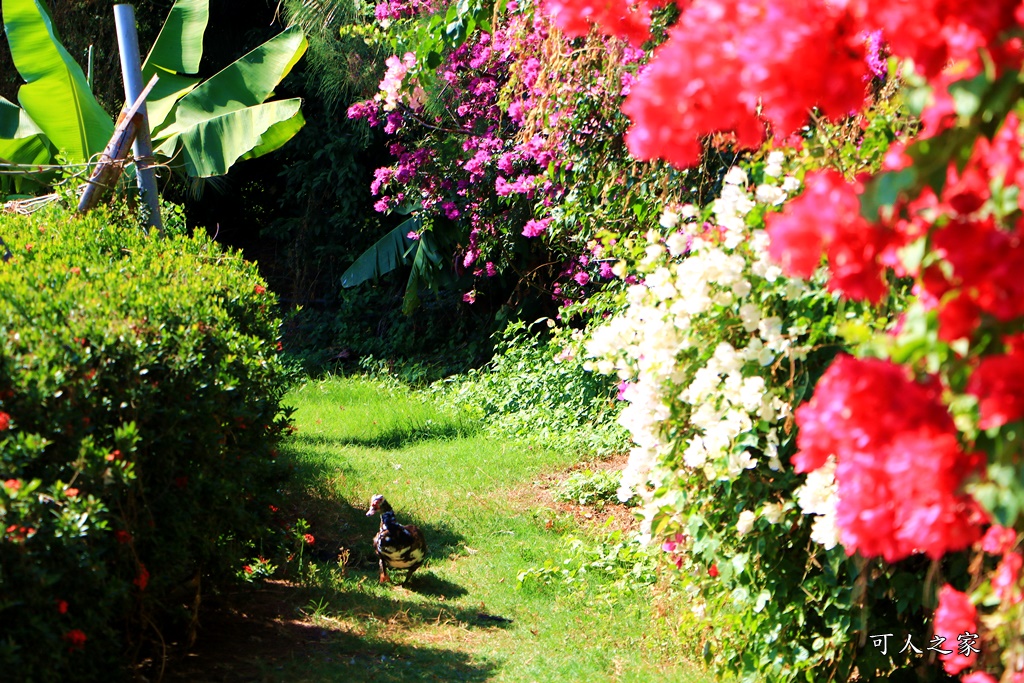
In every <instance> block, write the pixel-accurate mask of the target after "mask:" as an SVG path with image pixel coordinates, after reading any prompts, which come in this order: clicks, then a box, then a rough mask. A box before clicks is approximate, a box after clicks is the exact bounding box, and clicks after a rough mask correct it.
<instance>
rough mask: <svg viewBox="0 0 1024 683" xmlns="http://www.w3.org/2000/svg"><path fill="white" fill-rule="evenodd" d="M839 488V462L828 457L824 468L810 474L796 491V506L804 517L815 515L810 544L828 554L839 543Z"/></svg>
mask: <svg viewBox="0 0 1024 683" xmlns="http://www.w3.org/2000/svg"><path fill="white" fill-rule="evenodd" d="M838 490H839V487H838V486H837V484H836V459H835V457H834V456H832V457H829V459H828V461H827V462H826V463H825V465H824V466H822V467H819V468H818V469H816V470H813V471H811V472H810V473H808V475H807V481H805V482H804V485H803V486H801V487H800V488H798V489H797V490H796V491H794V494H795V495H796V504H797V505H799V506H800V510H802V511H803V513H804V514H805V515H815V517H814V523H813V524H812V525H811V540H812V541H814V542H815V543H820V544H821V545H823V546H825V549H826V550H831V549H832V548H835V547H836V545H837V544H838V543H839V527H837V526H836V502H837V501H838V494H837V492H838Z"/></svg>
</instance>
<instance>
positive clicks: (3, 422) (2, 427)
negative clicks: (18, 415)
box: [0, 410, 11, 432]
mask: <svg viewBox="0 0 1024 683" xmlns="http://www.w3.org/2000/svg"><path fill="white" fill-rule="evenodd" d="M10 426H11V416H10V415H9V414H7V413H5V412H3V411H2V410H0V432H5V431H7V428H8V427H10Z"/></svg>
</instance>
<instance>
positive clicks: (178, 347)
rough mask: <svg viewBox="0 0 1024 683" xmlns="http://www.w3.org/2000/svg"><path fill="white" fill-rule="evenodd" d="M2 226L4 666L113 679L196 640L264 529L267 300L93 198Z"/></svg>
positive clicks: (237, 264)
mask: <svg viewBox="0 0 1024 683" xmlns="http://www.w3.org/2000/svg"><path fill="white" fill-rule="evenodd" d="M0 237H2V238H3V241H4V244H5V246H6V249H7V250H9V252H8V253H7V254H6V256H4V251H5V249H4V248H2V247H0V256H3V261H2V262H0V472H2V475H0V667H2V669H3V670H4V671H7V672H17V678H18V679H19V680H26V681H28V680H38V681H43V680H98V679H99V678H100V677H101V676H114V677H115V678H116V677H117V676H118V672H122V673H123V672H125V671H126V667H127V665H130V664H131V663H132V662H133V661H135V660H136V659H138V658H140V657H144V656H152V655H154V654H155V656H156V658H157V660H159V658H160V656H161V649H160V648H159V647H157V648H155V649H150V648H147V647H146V645H147V644H153V643H160V642H161V641H165V642H170V641H171V640H172V639H173V640H178V639H180V638H182V637H184V636H185V635H186V633H187V629H188V627H189V624H190V623H191V624H192V625H193V626H194V619H196V618H197V611H198V608H199V604H200V601H201V596H202V595H203V593H205V592H206V591H209V590H211V589H212V588H215V587H216V586H218V585H223V584H224V582H225V581H226V580H228V579H229V577H231V576H233V575H234V573H235V572H236V571H237V569H238V562H239V561H240V559H241V558H242V557H243V555H245V554H246V553H248V552H249V544H251V543H253V542H255V541H256V540H257V539H258V538H259V537H260V534H261V530H262V529H263V528H265V527H266V516H267V515H268V514H269V511H268V505H269V501H270V499H271V498H270V497H271V496H272V495H273V492H274V490H275V488H276V483H277V482H278V481H280V477H281V474H282V473H281V472H280V469H279V467H278V466H277V465H276V464H275V455H276V450H275V447H274V444H275V441H276V439H277V438H278V436H279V435H280V434H281V432H282V430H283V429H285V428H286V427H287V421H286V415H285V414H284V412H283V411H282V408H281V404H280V400H281V396H282V393H283V391H284V385H283V379H284V373H283V371H282V366H281V365H280V363H279V361H278V359H277V352H278V342H277V334H278V320H277V319H276V317H275V312H274V308H275V307H274V303H275V302H274V297H273V296H272V295H271V294H270V293H269V292H268V291H267V290H266V288H265V285H264V283H263V281H262V280H261V279H260V278H259V277H258V275H257V273H256V269H255V266H254V265H253V264H249V263H246V262H244V261H243V260H242V259H241V257H240V256H239V255H237V254H233V253H229V252H225V251H224V250H223V249H222V248H221V247H219V246H218V245H217V244H215V243H214V242H212V241H211V240H209V239H208V238H207V237H205V236H196V237H192V238H188V237H162V236H159V235H153V236H146V235H145V234H143V232H142V231H141V230H140V229H139V228H138V227H137V226H136V225H134V224H133V221H131V220H126V219H123V218H118V217H115V216H111V215H108V214H106V213H104V212H102V211H101V212H96V213H93V214H90V215H89V216H88V217H75V216H73V215H70V214H66V213H64V212H63V211H62V210H53V211H47V212H41V213H37V214H35V215H33V216H32V217H18V216H4V217H3V218H2V219H0ZM125 675H127V674H125Z"/></svg>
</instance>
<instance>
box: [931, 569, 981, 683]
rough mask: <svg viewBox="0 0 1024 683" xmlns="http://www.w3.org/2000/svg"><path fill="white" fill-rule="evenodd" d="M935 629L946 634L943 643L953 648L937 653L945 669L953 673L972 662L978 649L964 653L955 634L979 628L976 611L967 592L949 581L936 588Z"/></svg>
mask: <svg viewBox="0 0 1024 683" xmlns="http://www.w3.org/2000/svg"><path fill="white" fill-rule="evenodd" d="M933 630H934V632H935V635H937V636H942V637H943V638H945V639H946V640H945V644H944V647H945V649H946V650H952V651H953V652H952V653H950V654H948V655H939V659H941V660H942V666H943V668H945V669H946V672H947V673H950V674H953V675H954V676H955V675H956V674H958V673H960V672H961V671H963V670H964V669H966V668H968V667H971V666H974V663H975V662H976V661H977V659H978V653H977V652H970V656H968V657H964V656H963V655H961V654H960V652H959V651H958V649H957V645H958V643H957V636H959V635H960V634H962V633H977V632H978V613H977V611H976V610H975V609H974V604H973V603H971V599H970V598H969V597H968V596H967V594H966V593H961V592H960V591H958V590H956V589H955V588H953V587H952V586H950V585H949V584H946V585H944V586H943V587H942V588H941V589H940V590H939V606H938V608H936V610H935V624H934V629H933Z"/></svg>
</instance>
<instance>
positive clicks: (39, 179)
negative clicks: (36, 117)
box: [0, 97, 53, 192]
mask: <svg viewBox="0 0 1024 683" xmlns="http://www.w3.org/2000/svg"><path fill="white" fill-rule="evenodd" d="M52 161H53V149H52V148H51V147H50V145H49V142H48V141H47V140H46V136H45V135H43V131H41V130H39V127H38V126H36V124H34V123H33V122H32V119H30V118H29V117H28V114H26V113H25V110H24V109H22V108H21V107H19V106H18V105H16V104H14V103H13V102H10V101H8V100H6V99H4V98H3V97H0V164H18V165H27V166H35V165H39V164H49V163H51V162H52ZM6 170H13V169H3V168H0V189H3V190H4V191H5V192H6V191H9V190H10V189H12V188H13V189H14V191H15V192H24V191H26V190H28V189H36V188H38V187H41V186H42V185H44V184H45V183H46V181H47V180H48V179H49V177H50V176H52V175H53V172H52V171H50V170H43V171H41V172H39V173H32V172H31V171H26V172H25V174H20V175H8V174H6V173H3V171H6Z"/></svg>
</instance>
